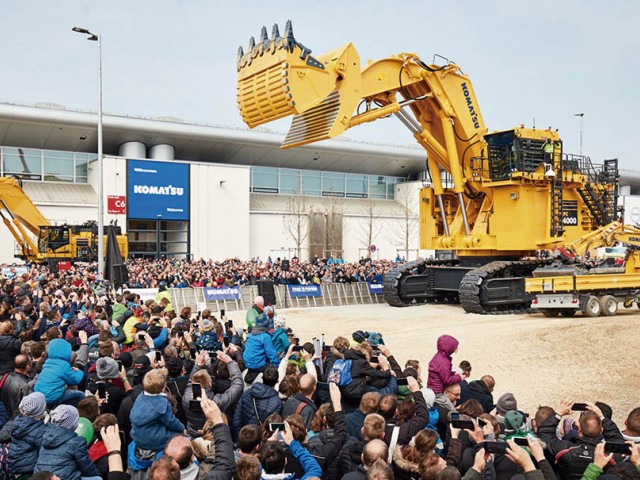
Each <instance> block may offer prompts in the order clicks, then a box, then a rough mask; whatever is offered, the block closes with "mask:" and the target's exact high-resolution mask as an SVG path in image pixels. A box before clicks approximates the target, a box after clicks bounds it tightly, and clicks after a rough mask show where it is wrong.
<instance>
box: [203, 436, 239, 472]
mask: <svg viewBox="0 0 640 480" xmlns="http://www.w3.org/2000/svg"><path fill="white" fill-rule="evenodd" d="M211 433H212V434H213V442H214V447H213V446H212V447H213V448H210V449H209V452H210V454H209V455H207V458H206V460H205V462H204V463H210V464H211V466H212V468H211V470H209V473H207V474H206V475H205V477H204V480H230V479H231V478H232V477H233V472H235V470H236V460H235V456H234V454H233V442H232V441H231V432H230V431H229V427H228V426H227V425H224V424H219V425H215V426H214V427H213V428H212V429H211ZM212 452H213V458H210V455H211V453H212Z"/></svg>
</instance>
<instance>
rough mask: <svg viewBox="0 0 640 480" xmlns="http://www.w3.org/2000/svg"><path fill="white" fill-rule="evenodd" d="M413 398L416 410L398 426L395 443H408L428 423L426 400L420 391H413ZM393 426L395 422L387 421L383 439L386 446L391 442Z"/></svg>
mask: <svg viewBox="0 0 640 480" xmlns="http://www.w3.org/2000/svg"><path fill="white" fill-rule="evenodd" d="M413 398H414V400H415V402H416V412H415V414H414V415H413V417H412V418H411V419H410V420H409V421H407V422H405V423H403V424H402V425H400V426H399V427H398V428H399V429H400V431H399V432H398V442H397V445H408V444H409V442H411V439H412V438H413V436H414V435H415V434H416V433H418V432H419V431H420V430H423V429H424V427H426V426H427V423H429V409H428V408H427V402H426V401H425V399H424V396H423V395H422V392H420V391H418V392H415V393H414V394H413ZM395 427H396V424H395V422H390V423H387V426H386V428H385V433H384V439H383V440H384V443H386V444H387V446H389V445H390V443H391V439H392V437H393V430H394V429H395Z"/></svg>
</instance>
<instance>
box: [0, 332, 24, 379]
mask: <svg viewBox="0 0 640 480" xmlns="http://www.w3.org/2000/svg"><path fill="white" fill-rule="evenodd" d="M21 347H22V343H21V342H20V340H19V339H18V338H16V337H14V336H13V335H11V334H7V335H0V375H4V374H5V373H7V372H10V371H11V370H13V361H14V360H15V358H16V355H18V354H19V353H20V348H21Z"/></svg>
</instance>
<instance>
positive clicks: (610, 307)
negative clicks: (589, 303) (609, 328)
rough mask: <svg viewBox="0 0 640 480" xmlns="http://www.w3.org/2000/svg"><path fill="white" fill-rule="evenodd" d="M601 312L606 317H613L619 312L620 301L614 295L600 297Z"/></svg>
mask: <svg viewBox="0 0 640 480" xmlns="http://www.w3.org/2000/svg"><path fill="white" fill-rule="evenodd" d="M600 310H601V311H602V314H603V315H604V316H606V317H613V316H614V315H615V314H616V312H617V311H618V301H617V300H616V298H615V297H614V296H613V295H604V296H602V297H600Z"/></svg>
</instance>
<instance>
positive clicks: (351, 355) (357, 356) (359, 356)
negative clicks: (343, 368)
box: [344, 348, 367, 361]
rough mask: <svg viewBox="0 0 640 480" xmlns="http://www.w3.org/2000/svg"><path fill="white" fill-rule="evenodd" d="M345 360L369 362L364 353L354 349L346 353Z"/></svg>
mask: <svg viewBox="0 0 640 480" xmlns="http://www.w3.org/2000/svg"><path fill="white" fill-rule="evenodd" d="M344 359H345V360H365V361H366V360H367V357H365V356H364V353H362V352H360V351H358V350H354V349H353V348H349V349H348V350H347V351H345V352H344Z"/></svg>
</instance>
